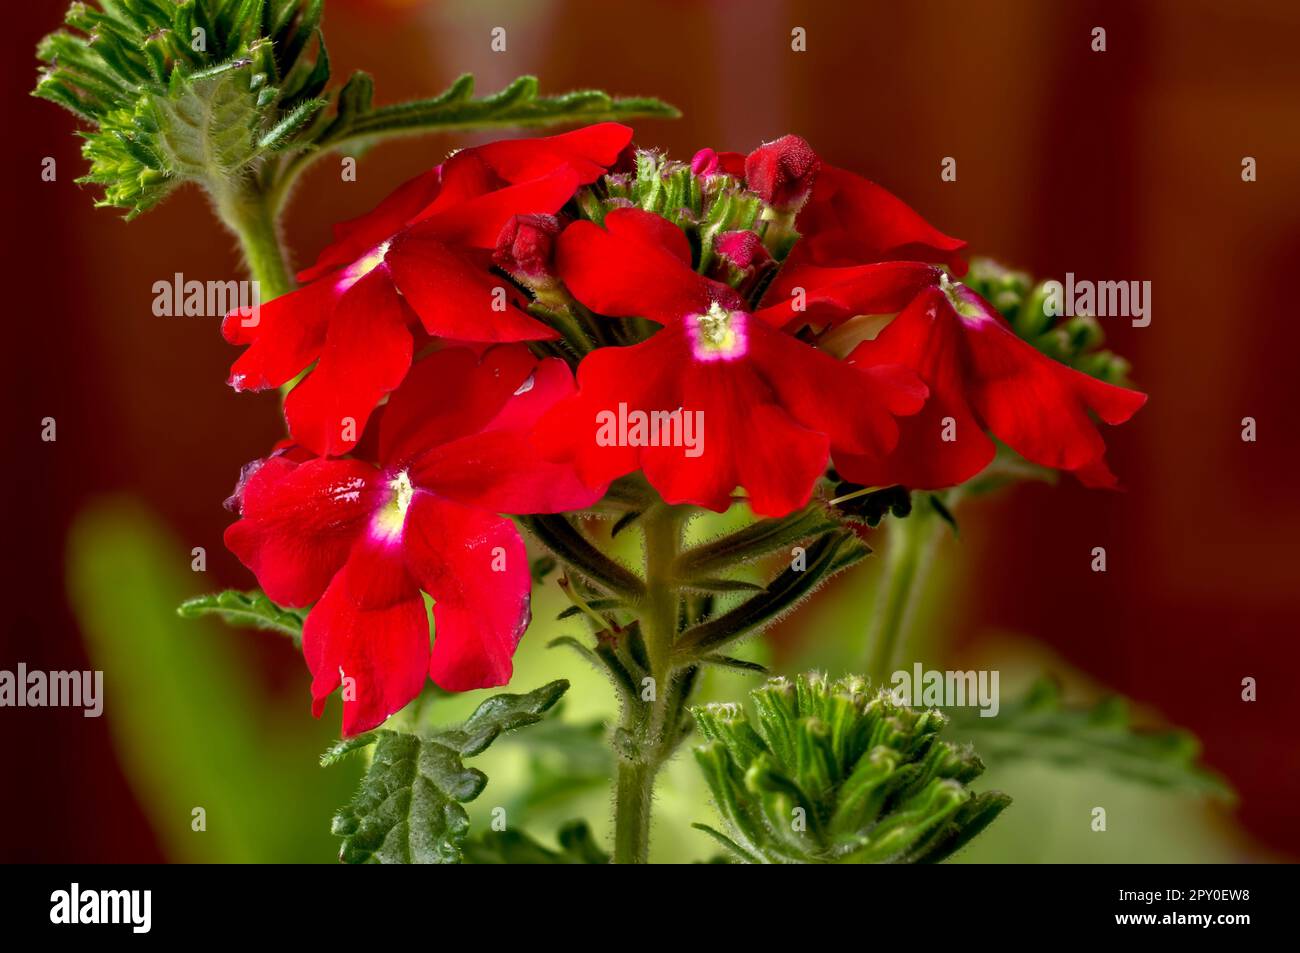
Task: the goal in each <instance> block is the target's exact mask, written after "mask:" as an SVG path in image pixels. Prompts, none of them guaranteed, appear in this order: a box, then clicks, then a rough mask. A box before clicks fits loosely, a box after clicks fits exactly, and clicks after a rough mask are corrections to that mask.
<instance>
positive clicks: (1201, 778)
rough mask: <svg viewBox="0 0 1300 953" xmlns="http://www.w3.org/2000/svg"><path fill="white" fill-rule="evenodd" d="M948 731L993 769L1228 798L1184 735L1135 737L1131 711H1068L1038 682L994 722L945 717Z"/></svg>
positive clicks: (1107, 703)
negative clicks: (1069, 773) (1093, 772)
mask: <svg viewBox="0 0 1300 953" xmlns="http://www.w3.org/2000/svg"><path fill="white" fill-rule="evenodd" d="M948 714H949V715H950V716H951V718H952V731H953V734H954V735H956V736H957V737H960V738H964V739H970V740H971V741H972V742H974V743H975V745H976V746H977V747H978V748H979V750H980V753H981V754H982V755H984V756H985V757H986V759H987V760H988V762H989V763H990V764H992V765H998V764H1001V763H1004V762H1013V761H1040V762H1045V763H1048V764H1052V765H1057V766H1059V767H1064V768H1073V767H1090V768H1097V769H1101V770H1104V771H1107V772H1109V773H1111V774H1113V775H1115V776H1117V777H1121V778H1127V779H1129V780H1131V781H1136V782H1138V783H1140V784H1146V785H1151V786H1153V787H1157V788H1165V789H1171V790H1178V791H1184V792H1187V793H1190V794H1209V795H1213V796H1216V797H1221V798H1231V797H1232V791H1231V789H1230V788H1229V787H1228V785H1227V783H1226V782H1225V781H1224V780H1223V779H1222V778H1220V777H1218V776H1217V775H1215V774H1214V773H1213V772H1211V771H1209V770H1207V769H1206V768H1204V767H1203V766H1201V765H1200V764H1199V763H1198V758H1199V755H1200V745H1199V743H1198V742H1197V741H1196V738H1195V737H1194V736H1193V735H1191V734H1189V733H1188V732H1185V731H1176V730H1175V731H1140V730H1138V729H1136V728H1134V727H1133V725H1132V723H1131V721H1130V718H1129V711H1128V703H1127V702H1126V701H1125V700H1124V699H1122V698H1118V697H1111V698H1107V699H1103V700H1102V701H1101V702H1099V703H1098V704H1096V705H1095V706H1093V707H1092V708H1071V707H1067V706H1066V705H1065V704H1064V703H1063V702H1062V699H1061V689H1060V686H1059V685H1057V684H1056V682H1054V681H1052V680H1051V679H1046V678H1045V679H1041V680H1039V681H1038V682H1036V683H1035V684H1034V685H1033V687H1032V688H1031V689H1030V691H1029V693H1028V694H1027V695H1026V696H1025V697H1024V698H1023V699H1020V700H1018V701H1015V702H1012V703H1010V704H1003V705H1002V706H1001V709H1000V710H999V712H998V714H997V715H995V716H994V717H992V718H981V717H979V713H978V711H977V710H976V709H971V708H954V709H949V710H948Z"/></svg>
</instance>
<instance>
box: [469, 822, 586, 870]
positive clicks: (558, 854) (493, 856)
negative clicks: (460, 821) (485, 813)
mask: <svg viewBox="0 0 1300 953" xmlns="http://www.w3.org/2000/svg"><path fill="white" fill-rule="evenodd" d="M556 839H557V840H558V841H559V844H560V848H559V850H552V849H551V848H549V847H547V846H545V845H544V844H541V843H539V842H538V841H536V840H534V839H533V838H532V837H530V836H529V835H528V834H526V833H524V832H523V831H514V830H505V831H484V832H483V833H482V834H479V835H478V836H477V837H473V838H471V839H470V840H469V841H467V842H466V844H465V862H466V863H469V864H607V863H609V854H608V853H606V852H605V850H604V849H603V848H602V847H601V846H600V845H599V844H597V843H596V838H595V837H594V836H593V835H592V833H591V828H590V827H589V826H588V825H587V822H586V821H570V822H569V823H567V824H565V825H564V826H563V827H561V828H560V830H559V833H558V834H557V835H556Z"/></svg>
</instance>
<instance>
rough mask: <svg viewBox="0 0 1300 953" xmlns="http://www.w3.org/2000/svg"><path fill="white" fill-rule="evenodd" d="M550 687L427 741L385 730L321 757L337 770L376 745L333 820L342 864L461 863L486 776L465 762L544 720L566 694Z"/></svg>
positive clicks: (500, 700) (493, 704)
mask: <svg viewBox="0 0 1300 953" xmlns="http://www.w3.org/2000/svg"><path fill="white" fill-rule="evenodd" d="M568 687H569V683H568V682H566V681H563V680H561V681H556V682H551V683H550V684H548V685H543V686H542V687H541V688H538V689H536V690H534V691H531V692H528V693H527V694H524V695H510V694H502V695H494V696H492V697H491V698H489V699H487V700H486V701H485V702H483V704H481V705H479V707H478V708H477V709H475V711H474V713H473V714H472V715H470V716H469V718H467V719H466V720H465V722H464V723H463V724H461V725H459V726H456V727H450V728H444V729H440V730H437V731H435V732H433V733H432V734H429V735H414V734H406V733H404V732H397V731H390V730H387V729H381V730H379V731H374V732H371V733H369V734H367V735H362V736H359V737H357V738H351V739H345V740H344V741H341V742H339V743H338V744H336V745H334V746H333V747H332V748H330V749H329V750H328V751H327V752H326V753H325V754H324V755H323V756H322V758H321V763H322V764H323V765H331V764H335V763H337V762H338V761H339V760H340V759H342V758H344V757H346V756H347V755H349V754H352V753H354V752H357V751H360V750H362V749H364V748H367V747H370V746H371V745H373V746H374V754H373V757H372V760H371V763H370V768H369V770H368V771H367V772H366V776H365V778H363V779H362V782H361V787H360V789H359V790H358V791H357V793H356V795H355V796H354V797H353V799H352V801H351V803H350V804H348V805H347V806H346V807H344V808H342V809H341V810H340V811H339V812H338V813H337V814H336V815H335V817H334V824H333V828H332V829H333V831H334V833H335V834H337V835H338V836H340V837H342V838H343V846H342V848H341V850H340V852H339V859H340V860H342V861H343V862H344V863H349V864H360V863H399V864H448V863H459V862H460V861H461V859H462V848H463V845H464V842H465V838H466V836H467V835H468V833H469V815H468V813H466V811H465V808H464V807H463V806H462V805H463V804H465V803H466V802H469V801H472V800H474V798H476V797H478V796H479V794H480V793H482V791H483V788H484V786H485V785H486V784H487V776H486V775H485V774H483V772H481V771H479V770H477V769H475V768H467V767H465V764H464V762H463V761H462V758H464V757H471V756H473V755H476V754H478V753H480V752H482V751H483V750H484V749H485V748H487V747H488V746H489V745H490V744H492V742H493V741H494V740H496V738H498V737H499V736H500V735H501V734H502V733H503V732H506V731H511V730H514V729H516V728H520V727H523V726H525V725H530V724H533V723H534V722H536V721H538V720H540V719H541V717H542V715H543V714H545V713H546V711H547V710H548V709H550V708H551V707H552V706H554V705H555V703H556V702H557V701H559V699H560V697H561V696H562V695H563V694H564V692H565V691H566V690H567V689H568Z"/></svg>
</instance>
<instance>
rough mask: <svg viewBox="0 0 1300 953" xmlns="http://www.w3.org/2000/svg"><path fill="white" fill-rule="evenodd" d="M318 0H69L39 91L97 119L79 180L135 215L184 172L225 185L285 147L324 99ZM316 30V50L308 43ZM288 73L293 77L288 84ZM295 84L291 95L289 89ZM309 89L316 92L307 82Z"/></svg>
mask: <svg viewBox="0 0 1300 953" xmlns="http://www.w3.org/2000/svg"><path fill="white" fill-rule="evenodd" d="M321 6H322V0H259V2H256V3H254V2H243V3H231V2H223V0H182V2H173V0H168V2H151V0H102V2H101V3H99V4H98V5H90V4H86V3H74V4H72V6H71V7H70V8H69V9H68V12H67V15H66V17H65V22H66V23H67V25H68V26H69V27H70V28H71V29H72V30H75V31H79V34H80V35H79V34H78V33H73V32H68V31H66V30H63V31H58V32H56V33H52V34H50V35H49V36H47V37H45V39H43V40H42V41H41V42H40V44H39V45H38V46H37V51H36V54H37V57H38V58H39V59H40V60H41V61H42V62H44V63H46V64H48V65H47V66H46V67H45V68H43V69H42V71H41V74H40V77H39V79H38V82H37V85H36V89H35V90H34V93H33V94H34V95H36V96H39V97H42V98H44V99H48V100H51V101H52V102H56V103H58V104H59V105H61V106H64V107H66V108H67V109H69V110H71V111H72V112H74V113H76V114H77V115H78V116H79V117H80V118H82V119H83V120H85V121H87V122H89V123H91V124H92V126H93V127H94V128H92V129H91V130H90V131H89V132H87V133H86V134H85V138H86V143H85V145H84V146H83V147H82V152H83V154H84V155H85V157H86V158H87V159H88V160H89V162H90V172H89V174H87V175H86V176H85V177H84V178H83V179H82V180H81V181H83V182H90V183H94V184H97V185H100V186H102V187H103V190H104V197H103V200H102V201H101V202H100V203H99V204H101V205H112V206H117V207H119V208H124V209H126V210H127V217H128V218H130V217H134V216H135V215H138V214H139V213H141V212H143V211H145V210H146V209H148V208H151V207H152V206H153V205H155V204H157V203H158V202H159V201H161V200H162V199H163V198H165V197H166V196H167V195H168V194H169V193H170V192H171V191H172V190H173V189H175V188H176V187H178V186H179V185H181V184H183V183H184V182H187V181H194V182H198V183H200V184H202V185H205V186H207V187H209V188H214V187H220V186H221V185H223V184H225V183H228V182H230V181H234V180H237V179H238V178H239V177H241V176H245V175H247V174H249V173H250V172H254V171H256V167H257V166H258V164H260V163H261V162H262V160H263V159H264V158H265V157H266V155H268V154H269V153H271V152H274V151H279V150H282V149H285V148H289V147H291V146H293V145H295V143H296V139H295V137H296V136H297V135H298V134H299V133H301V132H304V131H305V129H306V128H307V126H308V123H307V120H308V119H309V118H310V117H311V115H312V114H314V113H315V112H316V111H317V110H319V109H320V108H322V107H323V106H324V105H325V103H324V100H320V99H316V98H315V96H317V95H318V94H319V93H320V92H321V91H322V90H323V89H324V86H325V82H326V81H327V80H328V76H329V70H328V59H327V57H326V56H325V52H324V49H325V48H324V41H323V40H321V39H320V34H319V30H318V29H317V26H318V24H319V22H320V14H321ZM313 38H315V39H316V41H317V44H316V45H317V48H318V50H319V55H318V56H317V58H316V59H308V58H307V57H306V56H304V54H305V53H306V51H307V49H308V47H309V46H310V45H311V40H312V39H313ZM289 84H291V85H289ZM286 88H291V89H293V90H294V91H295V96H294V97H293V98H292V99H290V98H288V97H286V96H285V92H284V90H285V89H286ZM309 90H314V91H311V92H310V94H309V95H307V93H308V92H309Z"/></svg>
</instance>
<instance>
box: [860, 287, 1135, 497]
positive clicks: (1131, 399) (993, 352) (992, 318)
mask: <svg viewBox="0 0 1300 953" xmlns="http://www.w3.org/2000/svg"><path fill="white" fill-rule="evenodd" d="M849 362H850V363H852V364H855V365H856V366H858V367H861V368H864V369H871V368H873V367H875V366H876V365H879V364H885V365H894V364H903V365H905V366H907V367H909V368H912V369H913V370H915V371H916V373H917V374H918V375H920V377H921V379H922V380H923V381H925V383H926V384H927V385H928V386H929V388H930V398H929V400H928V401H927V402H926V405H925V407H924V409H923V410H922V411H921V412H920V413H919V414H917V415H916V416H914V417H909V418H908V419H907V420H904V421H901V422H900V429H901V431H902V436H901V438H900V439H899V441H898V445H897V447H895V448H894V450H893V452H892V453H889V454H887V455H884V456H880V455H853V454H848V453H845V454H840V455H837V456H836V457H835V466H836V469H837V470H838V471H839V472H840V473H841V474H843V475H844V476H846V477H847V478H849V479H850V480H853V481H854V482H857V483H862V484H864V485H868V486H878V485H885V484H893V483H902V484H903V485H905V486H909V487H914V488H918V489H935V488H938V487H944V486H953V485H955V484H957V483H961V482H962V481H963V480H967V479H969V478H970V477H972V476H974V475H975V474H976V473H978V472H979V471H980V470H982V469H984V467H985V466H987V465H988V463H989V461H991V460H992V459H993V454H994V452H995V447H994V444H993V441H992V440H990V439H989V438H988V436H987V435H986V434H985V431H988V432H989V433H992V434H993V436H995V437H997V438H998V439H999V440H1001V441H1002V442H1003V443H1005V444H1007V445H1008V446H1009V447H1011V449H1013V450H1015V451H1016V452H1017V453H1019V454H1020V455H1021V456H1023V457H1024V458H1025V459H1027V460H1031V461H1033V462H1034V463H1038V464H1041V465H1043V466H1048V467H1054V468H1056V469H1060V470H1069V471H1072V472H1073V473H1074V474H1075V475H1076V476H1077V477H1078V478H1079V479H1080V480H1081V481H1082V482H1083V483H1084V484H1086V485H1088V486H1105V487H1113V486H1115V485H1116V480H1115V477H1114V475H1113V474H1112V473H1111V472H1110V470H1109V468H1108V467H1107V466H1106V463H1105V452H1106V445H1105V443H1104V441H1103V440H1102V437H1101V434H1100V433H1099V432H1098V430H1097V426H1096V424H1095V423H1093V421H1092V419H1091V417H1090V416H1089V412H1092V413H1095V414H1096V415H1097V416H1098V417H1100V418H1101V419H1102V420H1104V421H1105V422H1106V423H1108V424H1121V423H1123V422H1124V421H1126V420H1128V419H1129V418H1130V417H1131V416H1133V414H1134V413H1136V412H1137V410H1138V408H1140V407H1141V406H1142V405H1143V404H1144V403H1146V395H1145V394H1142V393H1139V392H1137V391H1133V390H1127V389H1125V388H1123V387H1116V386H1114V385H1112V384H1106V383H1103V382H1102V381H1099V380H1096V379H1095V378H1092V377H1089V376H1088V375H1086V374H1082V373H1080V372H1079V371H1076V370H1073V369H1072V368H1069V367H1066V366H1065V365H1064V364H1060V363H1058V362H1056V361H1053V360H1051V359H1050V358H1048V357H1046V356H1045V355H1043V354H1042V353H1040V352H1039V351H1037V350H1036V349H1035V348H1034V347H1033V346H1031V345H1030V344H1027V343H1026V342H1024V341H1022V340H1021V339H1020V338H1019V337H1017V336H1016V334H1015V332H1014V331H1012V330H1011V328H1010V326H1009V325H1007V323H1006V322H1005V321H1004V320H1003V319H1002V316H1001V315H999V314H998V313H997V311H995V310H994V309H993V307H992V306H991V305H989V304H988V303H987V302H985V301H984V299H983V298H981V297H980V296H979V295H977V294H976V293H975V292H973V291H971V290H970V289H969V288H966V287H965V286H963V285H947V283H946V281H945V285H944V287H943V288H932V289H928V290H926V291H923V292H922V293H921V294H920V295H919V296H917V298H916V300H915V301H913V302H912V303H911V304H910V305H909V306H908V307H907V308H906V309H905V310H904V311H903V312H902V313H901V314H899V315H898V317H896V318H894V320H893V321H891V322H890V323H889V324H888V325H887V326H886V327H885V328H884V330H883V331H881V332H880V334H879V336H877V337H876V338H875V340H872V341H864V342H863V343H862V344H860V345H858V347H857V348H856V349H855V350H854V351H853V353H852V354H850V355H849Z"/></svg>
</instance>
